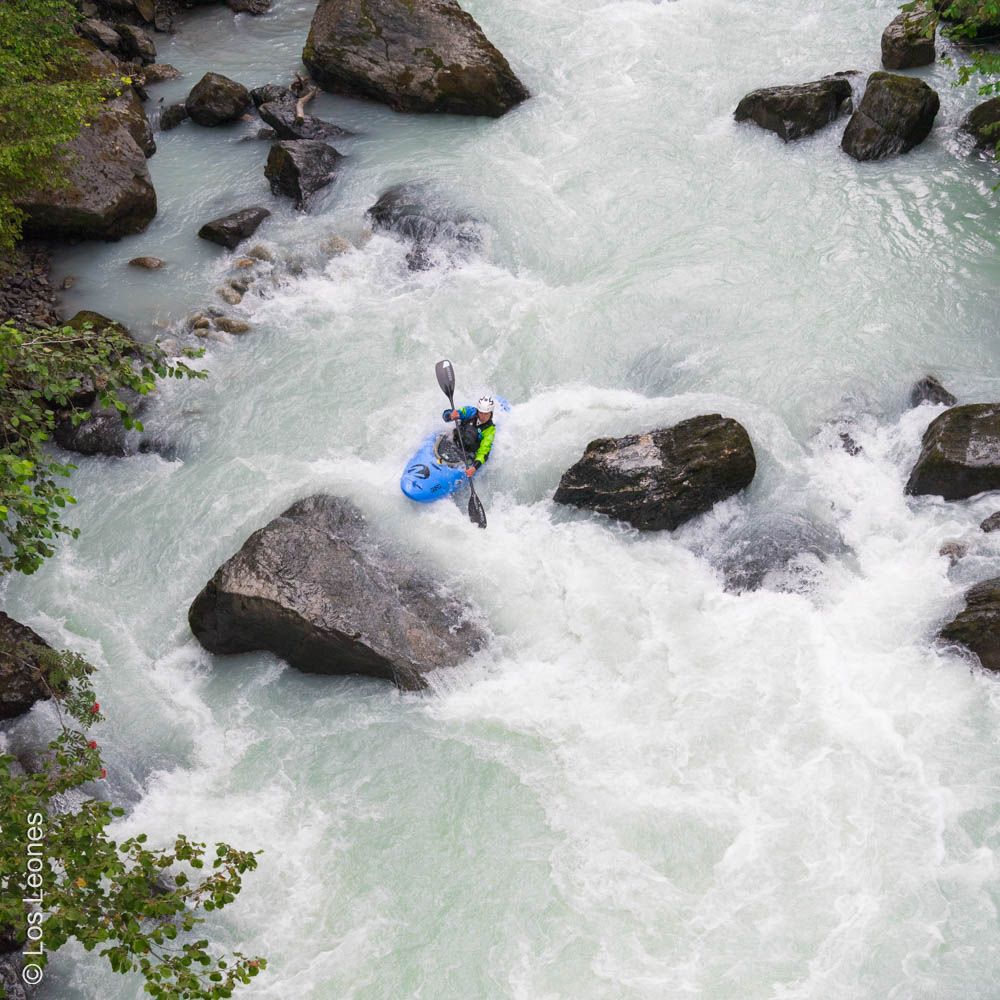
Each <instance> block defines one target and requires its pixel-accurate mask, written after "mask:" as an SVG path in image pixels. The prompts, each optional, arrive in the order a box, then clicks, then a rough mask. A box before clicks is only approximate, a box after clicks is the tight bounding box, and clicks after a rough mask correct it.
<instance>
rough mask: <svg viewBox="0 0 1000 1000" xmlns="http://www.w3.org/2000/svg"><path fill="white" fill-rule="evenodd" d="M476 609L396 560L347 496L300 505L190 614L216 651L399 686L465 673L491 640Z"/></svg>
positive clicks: (235, 561)
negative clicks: (464, 664)
mask: <svg viewBox="0 0 1000 1000" xmlns="http://www.w3.org/2000/svg"><path fill="white" fill-rule="evenodd" d="M469 618H470V612H469V609H468V608H467V607H466V606H465V605H463V604H462V603H460V602H459V601H458V600H456V599H455V598H454V597H452V596H450V595H449V594H448V593H446V592H444V591H443V590H442V587H441V585H440V583H439V582H438V581H436V580H434V579H433V578H432V577H430V576H428V575H425V574H423V573H421V572H420V571H419V570H417V569H415V568H414V566H413V564H412V562H411V561H410V560H409V559H407V558H406V557H405V556H402V555H393V554H392V553H391V552H390V551H389V549H388V547H387V546H386V545H385V544H384V542H381V541H380V540H379V539H378V538H376V537H375V535H374V534H373V532H372V531H371V529H370V528H369V526H368V524H367V523H366V521H365V518H364V517H363V516H362V514H361V513H360V511H358V509H357V508H356V507H355V506H354V505H353V504H352V503H350V502H349V501H347V500H344V499H342V498H340V497H334V496H325V495H318V496H312V497H309V498H307V499H305V500H300V501H298V503H295V504H293V505H292V506H291V507H289V508H288V510H286V511H285V512H284V513H283V514H281V515H280V516H279V517H277V518H275V519H274V520H273V521H271V523H270V524H268V525H266V526H265V527H264V528H261V529H260V530H259V531H256V532H255V533H254V534H253V535H251V536H250V538H249V539H247V541H246V542H245V543H244V545H243V547H242V548H241V549H240V551H239V552H237V553H236V555H234V556H233V557H232V558H231V559H230V560H229V561H228V562H226V563H224V564H223V565H222V566H221V567H220V569H219V570H218V572H216V574H215V576H213V577H212V579H211V580H210V581H209V583H208V584H207V585H206V586H205V589H204V590H202V592H201V593H200V594H199V595H198V596H197V597H196V598H195V600H194V603H192V605H191V609H190V611H189V612H188V621H189V622H190V625H191V631H192V632H194V634H195V635H196V636H197V638H198V640H199V641H200V642H201V644H202V645H203V646H204V647H205V648H206V649H208V650H210V651H211V652H213V653H246V652H250V651H251V650H257V649H267V650H271V651H272V652H273V653H275V654H277V655H278V656H280V657H281V658H282V659H284V660H286V661H287V662H288V663H289V664H291V665H292V666H293V667H297V668H298V669H299V670H304V671H306V672H308V673H317V674H367V675H369V676H372V677H382V678H385V679H387V680H392V681H394V682H395V683H396V684H397V685H398V686H399V687H401V688H406V689H418V688H422V687H424V686H425V684H426V682H425V681H424V675H425V674H427V673H428V672H429V671H431V670H434V669H436V668H438V667H446V666H453V665H455V664H457V663H460V662H461V661H462V660H464V659H466V658H467V657H468V656H470V655H471V654H472V653H473V652H474V651H475V650H476V649H477V648H478V647H479V646H481V645H482V643H483V641H484V635H483V632H482V630H481V629H480V628H479V627H478V626H476V625H475V624H473V623H472V622H471V621H470V620H469Z"/></svg>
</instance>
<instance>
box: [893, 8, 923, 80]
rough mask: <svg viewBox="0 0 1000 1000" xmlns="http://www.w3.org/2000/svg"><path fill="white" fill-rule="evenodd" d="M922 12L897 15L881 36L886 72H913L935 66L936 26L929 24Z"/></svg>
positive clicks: (918, 10) (921, 9)
mask: <svg viewBox="0 0 1000 1000" xmlns="http://www.w3.org/2000/svg"><path fill="white" fill-rule="evenodd" d="M929 17H933V15H929V14H928V12H927V11H926V10H925V9H923V8H918V9H916V10H914V11H910V12H905V11H904V12H903V13H901V14H897V15H896V17H894V18H893V19H892V21H890V22H889V26H888V27H887V28H886V29H885V31H884V32H882V65H883V66H884V67H885V68H886V69H913V68H914V67H916V66H927V65H929V64H930V63H932V62H934V30H933V27H932V28H931V32H930V35H928V34H927V29H928V27H930V26H931V25H933V26H934V27H936V22H934V21H933V20H928V18H929Z"/></svg>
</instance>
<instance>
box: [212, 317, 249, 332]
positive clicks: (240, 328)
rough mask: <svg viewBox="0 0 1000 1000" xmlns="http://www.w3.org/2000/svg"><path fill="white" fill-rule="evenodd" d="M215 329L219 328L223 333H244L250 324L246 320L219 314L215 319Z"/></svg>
mask: <svg viewBox="0 0 1000 1000" xmlns="http://www.w3.org/2000/svg"><path fill="white" fill-rule="evenodd" d="M215 329H216V330H221V331H222V332H223V333H246V332H247V331H248V330H249V329H250V324H249V323H247V322H246V320H242V319H233V318H232V317H230V316H220V317H219V318H218V319H217V320H216V321H215Z"/></svg>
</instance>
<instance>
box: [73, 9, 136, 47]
mask: <svg viewBox="0 0 1000 1000" xmlns="http://www.w3.org/2000/svg"><path fill="white" fill-rule="evenodd" d="M76 30H77V32H78V33H79V34H80V36H81V37H83V38H86V39H87V41H88V42H92V43H93V44H94V45H96V46H97V47H98V48H99V49H103V50H104V51H105V52H110V53H112V55H116V56H120V55H123V54H124V49H123V47H122V38H121V35H119V34H118V32H117V31H115V29H114V28H112V27H111V25H110V24H108V23H107V22H106V21H99V20H98V19H97V18H95V17H88V18H86V19H84V20H83V21H80V23H79V24H78V25H77V26H76Z"/></svg>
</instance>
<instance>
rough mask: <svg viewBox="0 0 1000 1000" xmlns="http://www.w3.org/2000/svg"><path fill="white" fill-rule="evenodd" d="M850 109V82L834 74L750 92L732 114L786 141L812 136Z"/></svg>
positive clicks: (739, 119)
mask: <svg viewBox="0 0 1000 1000" xmlns="http://www.w3.org/2000/svg"><path fill="white" fill-rule="evenodd" d="M850 110H851V84H850V81H849V80H848V79H847V76H846V75H841V74H838V75H836V76H826V77H823V79H822V80H815V81H813V82H812V83H799V84H792V85H789V86H784V87H766V88H764V89H762V90H754V91H751V92H750V93H749V94H747V95H746V97H744V98H743V100H742V101H740V103H739V104H738V105H737V107H736V111H735V113H734V115H733V117H734V118H735V119H736V121H738V122H743V121H754V122H756V123H757V124H758V125H759V126H760V127H761V128H765V129H768V130H769V131H771V132H776V133H777V134H778V135H779V136H781V138H782V139H784V140H785V142H790V141H792V140H794V139H801V138H802V137H803V136H805V135H812V134H813V133H814V132H817V131H819V129H821V128H823V127H824V126H826V125H829V124H830V122H832V121H833V120H834V119H835V118H837V117H839V116H840V115H841V114H849V113H850Z"/></svg>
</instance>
